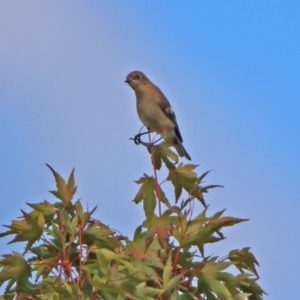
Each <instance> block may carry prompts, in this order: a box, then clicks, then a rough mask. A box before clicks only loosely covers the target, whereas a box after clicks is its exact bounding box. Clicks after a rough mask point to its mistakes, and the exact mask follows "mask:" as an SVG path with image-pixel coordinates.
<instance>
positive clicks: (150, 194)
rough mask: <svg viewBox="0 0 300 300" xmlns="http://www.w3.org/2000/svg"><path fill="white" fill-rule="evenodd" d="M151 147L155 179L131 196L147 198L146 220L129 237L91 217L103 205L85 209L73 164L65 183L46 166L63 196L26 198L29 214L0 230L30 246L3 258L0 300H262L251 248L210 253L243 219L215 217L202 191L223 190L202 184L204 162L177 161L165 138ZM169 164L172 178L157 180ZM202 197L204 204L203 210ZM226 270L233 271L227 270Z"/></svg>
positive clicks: (57, 193)
mask: <svg viewBox="0 0 300 300" xmlns="http://www.w3.org/2000/svg"><path fill="white" fill-rule="evenodd" d="M149 152H150V155H151V159H152V163H153V176H149V175H146V174H144V176H142V177H141V178H140V179H139V180H137V181H136V183H137V184H138V185H139V186H140V188H139V191H138V192H137V194H136V196H135V197H134V202H135V203H137V204H139V203H142V204H143V208H144V212H145V221H144V222H143V223H142V224H141V225H140V226H138V227H137V229H136V230H135V233H134V237H133V239H132V240H130V239H128V238H127V237H124V236H122V235H120V234H118V233H117V232H116V231H114V230H112V229H110V228H109V227H108V226H106V225H105V224H103V223H102V222H101V221H98V220H96V219H94V218H93V217H92V215H93V213H94V212H95V210H96V208H94V209H93V210H91V211H84V210H83V208H82V205H81V201H80V200H77V201H75V200H73V198H74V195H75V193H76V189H77V186H76V185H75V179H74V170H73V171H72V172H71V174H70V176H69V178H68V180H67V181H65V180H64V179H63V178H62V177H61V176H60V175H59V174H58V173H57V172H56V171H55V170H53V169H52V168H51V167H50V166H48V167H49V168H50V170H51V172H52V173H53V175H54V178H55V181H56V190H54V191H50V192H51V193H52V194H53V195H54V196H55V197H56V198H57V202H55V203H50V202H48V201H46V200H45V201H43V202H40V203H27V204H28V206H29V207H30V208H31V211H30V212H28V213H26V212H24V211H22V216H21V217H20V218H19V219H18V220H13V221H12V223H11V225H9V226H5V227H7V228H8V230H7V231H6V232H4V233H2V234H1V235H0V237H4V236H7V235H12V236H13V239H12V240H11V242H10V243H15V242H25V243H26V246H25V248H24V253H22V254H21V253H18V252H12V253H11V254H5V255H2V259H1V260H0V267H1V271H0V284H1V285H2V284H3V283H4V282H5V283H6V289H5V293H4V295H3V296H2V297H0V299H18V300H25V299H41V300H60V299H63V300H68V299H70V300H71V299H82V300H85V299H90V300H92V299H105V300H111V299H119V300H121V299H145V300H150V299H160V300H162V299H170V300H179V299H181V300H190V299H201V300H217V299H219V300H221V299H223V300H242V299H249V300H260V299H262V295H263V294H264V291H263V290H262V289H261V288H260V287H259V285H258V284H257V279H258V274H257V270H256V266H257V265H258V262H257V260H256V259H255V257H254V255H253V254H252V253H251V252H250V248H243V249H236V250H232V251H230V253H228V254H227V255H225V256H223V257H222V258H218V257H215V256H214V257H211V256H207V255H205V251H204V248H205V245H207V244H209V243H216V242H220V241H222V240H223V239H224V235H223V233H222V232H221V230H222V229H223V228H224V227H227V226H233V225H235V224H238V223H241V222H244V221H246V220H245V219H239V218H235V217H229V216H224V215H223V214H224V210H223V211H219V212H217V213H215V214H213V215H212V216H210V215H209V214H208V207H207V205H206V202H205V200H204V194H205V193H207V192H208V191H209V190H210V189H212V188H215V187H217V186H216V185H204V184H203V181H204V178H205V177H206V176H207V174H208V172H206V173H204V174H203V175H201V176H198V175H197V174H196V172H195V169H196V167H197V166H195V165H192V164H187V165H183V164H182V163H180V164H178V163H177V156H176V154H175V153H173V152H172V151H171V150H170V148H169V147H168V145H166V144H165V143H162V144H160V145H156V146H154V145H152V144H149ZM163 165H165V166H166V168H167V171H168V175H167V178H166V179H165V180H164V181H163V182H162V183H158V180H157V172H158V170H160V169H161V168H162V166H163ZM166 182H170V183H171V185H172V186H173V188H174V201H170V200H169V199H168V198H167V196H166V194H165V192H164V191H163V189H162V186H163V184H164V183H166ZM183 195H185V196H183ZM180 198H182V200H181V201H179V199H180ZM195 201H198V202H199V203H201V204H202V205H203V207H204V209H203V211H202V212H200V213H198V214H196V213H195ZM229 267H234V268H235V269H236V271H235V272H234V273H235V274H231V273H228V272H226V269H228V268H229Z"/></svg>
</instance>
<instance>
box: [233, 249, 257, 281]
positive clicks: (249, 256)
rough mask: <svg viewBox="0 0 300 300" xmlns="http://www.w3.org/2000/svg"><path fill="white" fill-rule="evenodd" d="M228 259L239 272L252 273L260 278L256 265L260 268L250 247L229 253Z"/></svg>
mask: <svg viewBox="0 0 300 300" xmlns="http://www.w3.org/2000/svg"><path fill="white" fill-rule="evenodd" d="M228 258H229V260H230V261H232V262H233V263H234V264H235V266H236V267H237V268H238V269H239V270H242V269H244V270H248V271H251V272H252V273H253V274H255V276H256V277H257V278H259V276H258V273H257V271H256V268H255V265H256V266H259V263H258V261H257V260H256V258H255V256H254V255H253V253H251V252H250V248H249V247H245V248H243V249H241V250H232V251H230V252H229V255H228Z"/></svg>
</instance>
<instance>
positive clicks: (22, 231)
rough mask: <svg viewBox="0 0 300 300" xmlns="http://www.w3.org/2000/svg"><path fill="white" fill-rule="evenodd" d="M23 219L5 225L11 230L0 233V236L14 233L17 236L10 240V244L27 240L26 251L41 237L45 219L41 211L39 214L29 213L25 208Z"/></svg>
mask: <svg viewBox="0 0 300 300" xmlns="http://www.w3.org/2000/svg"><path fill="white" fill-rule="evenodd" d="M21 211H22V214H23V217H24V219H23V220H13V221H12V224H11V225H9V226H8V225H4V227H7V228H9V229H10V230H9V231H6V232H3V233H1V234H0V237H3V236H6V235H10V234H14V235H15V237H14V238H13V239H12V240H11V241H10V242H9V244H12V243H15V242H27V246H26V251H27V249H28V248H29V247H31V246H32V245H33V243H34V242H36V241H37V240H39V239H40V237H41V235H42V234H43V230H44V225H45V219H44V217H43V215H42V214H41V213H39V214H38V216H36V215H33V214H27V213H26V212H24V211H23V210H21Z"/></svg>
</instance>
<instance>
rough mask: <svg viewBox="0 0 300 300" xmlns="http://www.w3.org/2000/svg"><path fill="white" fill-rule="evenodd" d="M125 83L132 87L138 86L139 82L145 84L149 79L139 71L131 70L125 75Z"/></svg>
mask: <svg viewBox="0 0 300 300" xmlns="http://www.w3.org/2000/svg"><path fill="white" fill-rule="evenodd" d="M125 82H126V83H128V84H129V85H130V86H131V87H132V88H133V89H136V88H138V87H139V86H140V85H141V84H147V83H148V82H149V79H148V78H147V76H146V75H145V74H144V73H142V72H140V71H133V72H131V73H129V74H128V75H127V76H126V80H125Z"/></svg>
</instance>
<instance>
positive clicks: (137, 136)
mask: <svg viewBox="0 0 300 300" xmlns="http://www.w3.org/2000/svg"><path fill="white" fill-rule="evenodd" d="M130 139H131V140H133V141H134V143H135V144H136V145H139V144H141V143H142V141H141V135H140V134H137V135H136V136H135V137H134V138H130Z"/></svg>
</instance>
